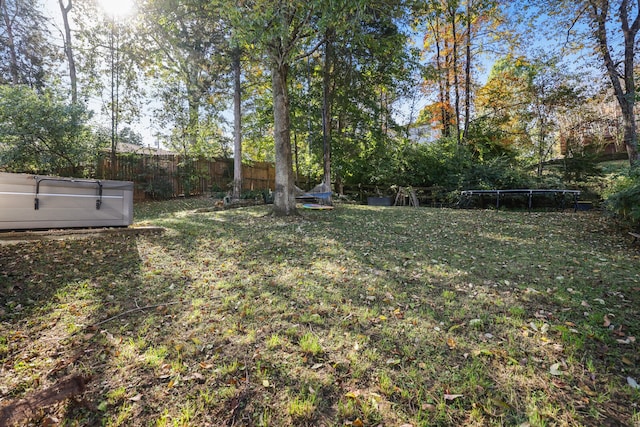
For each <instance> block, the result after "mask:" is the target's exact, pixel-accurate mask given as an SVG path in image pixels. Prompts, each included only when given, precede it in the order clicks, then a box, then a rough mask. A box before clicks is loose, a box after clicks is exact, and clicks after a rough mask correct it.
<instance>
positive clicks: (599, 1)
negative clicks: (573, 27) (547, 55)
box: [590, 0, 640, 166]
mask: <svg viewBox="0 0 640 427" xmlns="http://www.w3.org/2000/svg"><path fill="white" fill-rule="evenodd" d="M590 5H591V13H592V19H594V21H595V23H596V24H597V28H596V33H595V36H596V40H597V42H598V49H599V51H600V54H601V55H602V58H603V60H604V65H605V67H606V69H607V74H608V75H609V78H610V80H611V85H612V87H613V91H614V93H615V96H616V99H617V101H618V104H619V106H620V111H621V112H622V121H623V130H624V144H625V146H626V148H627V153H628V155H629V163H630V165H631V166H634V165H636V164H638V163H640V158H639V157H638V135H637V128H636V120H635V114H634V110H635V99H636V89H635V79H634V59H635V43H636V36H637V33H638V30H640V10H636V16H635V18H634V19H633V23H632V24H631V26H629V16H628V10H629V9H628V6H629V0H622V2H621V3H620V9H619V13H618V18H619V19H620V25H621V30H622V33H623V35H624V61H623V63H624V75H623V76H620V73H619V72H618V69H617V67H616V63H615V62H614V60H613V58H612V57H611V51H610V47H609V42H608V38H607V20H608V13H609V1H608V0H591V1H590ZM620 77H622V80H623V82H624V87H623V86H622V83H621V82H620V80H621V79H620Z"/></svg>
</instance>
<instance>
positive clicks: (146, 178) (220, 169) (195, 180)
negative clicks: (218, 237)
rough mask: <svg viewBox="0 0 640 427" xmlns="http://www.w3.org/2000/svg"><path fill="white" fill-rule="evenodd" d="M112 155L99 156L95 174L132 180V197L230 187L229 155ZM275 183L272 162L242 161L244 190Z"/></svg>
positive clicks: (178, 194)
mask: <svg viewBox="0 0 640 427" xmlns="http://www.w3.org/2000/svg"><path fill="white" fill-rule="evenodd" d="M111 163H112V162H111V157H110V156H109V155H105V156H103V157H101V158H99V159H98V164H97V171H96V177H97V178H98V179H117V180H123V181H133V182H134V183H135V186H134V187H135V191H134V199H135V200H145V199H169V198H173V197H181V196H197V195H204V194H211V193H215V192H227V191H229V190H231V185H232V183H233V160H232V159H203V158H199V159H185V158H184V157H182V156H179V155H175V154H168V155H150V154H118V156H116V159H115V165H112V164H111ZM274 187H275V167H274V165H273V164H272V163H266V162H254V163H251V164H243V165H242V189H243V191H259V190H264V189H273V188H274Z"/></svg>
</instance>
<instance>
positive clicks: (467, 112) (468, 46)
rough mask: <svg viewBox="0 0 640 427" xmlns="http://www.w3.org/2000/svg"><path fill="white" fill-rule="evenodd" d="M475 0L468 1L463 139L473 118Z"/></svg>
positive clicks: (465, 138) (467, 133)
mask: <svg viewBox="0 0 640 427" xmlns="http://www.w3.org/2000/svg"><path fill="white" fill-rule="evenodd" d="M472 1H473V0H467V37H466V61H465V64H464V130H463V133H462V137H463V139H464V140H467V138H468V137H469V121H470V116H471V6H472V4H471V3H472Z"/></svg>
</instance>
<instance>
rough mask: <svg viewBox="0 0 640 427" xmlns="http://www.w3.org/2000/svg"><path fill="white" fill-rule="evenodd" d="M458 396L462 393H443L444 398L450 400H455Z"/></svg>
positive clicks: (461, 395)
mask: <svg viewBox="0 0 640 427" xmlns="http://www.w3.org/2000/svg"><path fill="white" fill-rule="evenodd" d="M460 397H464V395H463V394H445V395H444V400H449V401H452V400H456V399H458V398H460Z"/></svg>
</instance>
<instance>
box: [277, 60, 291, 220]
mask: <svg viewBox="0 0 640 427" xmlns="http://www.w3.org/2000/svg"><path fill="white" fill-rule="evenodd" d="M288 72H289V67H288V65H287V64H286V63H283V62H281V61H274V64H273V66H272V70H271V80H272V86H273V121H274V142H275V151H276V153H275V154H276V188H275V192H274V197H273V209H274V210H273V212H274V214H275V215H277V216H288V215H295V214H296V198H295V194H294V188H295V186H294V181H293V160H292V155H291V133H290V130H291V124H290V117H289V113H290V107H289V94H288V88H287V77H288Z"/></svg>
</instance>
